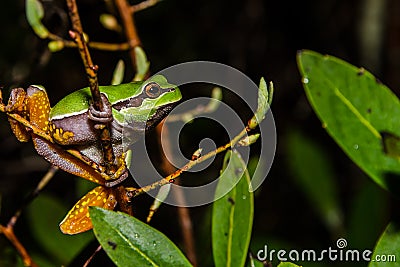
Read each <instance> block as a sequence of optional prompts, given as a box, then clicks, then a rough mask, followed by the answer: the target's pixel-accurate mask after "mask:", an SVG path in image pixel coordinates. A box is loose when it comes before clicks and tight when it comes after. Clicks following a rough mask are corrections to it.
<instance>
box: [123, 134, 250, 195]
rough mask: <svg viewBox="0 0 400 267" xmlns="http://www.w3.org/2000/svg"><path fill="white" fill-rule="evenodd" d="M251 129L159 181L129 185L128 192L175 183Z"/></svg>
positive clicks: (147, 189) (142, 190) (147, 190)
mask: <svg viewBox="0 0 400 267" xmlns="http://www.w3.org/2000/svg"><path fill="white" fill-rule="evenodd" d="M250 130H251V129H250V128H249V127H248V126H246V127H245V128H244V129H243V130H242V131H241V132H240V133H239V134H238V135H237V136H235V137H234V138H233V139H232V140H231V141H230V142H229V143H227V144H225V145H223V146H220V147H218V148H217V149H215V150H213V151H211V152H209V153H207V154H205V155H202V156H201V155H200V156H196V157H195V159H193V160H191V161H189V162H187V163H186V164H185V165H184V166H183V167H182V168H180V169H179V170H176V171H175V172H174V173H172V174H170V175H168V176H167V177H165V178H163V179H161V180H159V181H157V182H154V183H152V184H150V185H147V186H144V187H142V188H139V189H137V188H129V187H127V188H126V190H127V191H128V192H130V193H131V194H132V195H133V197H136V196H138V195H141V194H144V193H147V192H149V191H151V190H153V189H156V188H158V187H160V186H163V185H166V184H168V183H174V182H175V180H176V179H177V178H178V177H179V176H180V175H181V174H182V173H183V172H186V171H188V170H190V169H191V168H193V167H194V166H196V165H197V164H199V163H201V162H203V161H206V160H207V159H209V158H211V157H213V156H215V155H217V154H219V153H221V152H224V151H226V150H227V149H229V148H231V147H234V146H235V145H236V144H237V143H238V142H239V141H240V140H241V139H242V138H243V137H244V136H245V135H246V133H247V132H249V131H250Z"/></svg>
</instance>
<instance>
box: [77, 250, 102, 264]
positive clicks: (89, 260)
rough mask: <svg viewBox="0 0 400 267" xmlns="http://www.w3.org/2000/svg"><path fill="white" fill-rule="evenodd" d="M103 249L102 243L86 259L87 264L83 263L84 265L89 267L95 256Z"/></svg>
mask: <svg viewBox="0 0 400 267" xmlns="http://www.w3.org/2000/svg"><path fill="white" fill-rule="evenodd" d="M101 249H102V247H101V245H99V246H98V247H97V248H96V250H95V251H94V252H93V254H92V255H91V256H90V257H89V258H88V259H87V260H86V262H85V264H83V265H82V267H87V266H88V265H89V263H90V262H91V261H92V260H93V258H94V256H96V254H97V253H98V252H99V251H100V250H101Z"/></svg>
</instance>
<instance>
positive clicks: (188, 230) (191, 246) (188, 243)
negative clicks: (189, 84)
mask: <svg viewBox="0 0 400 267" xmlns="http://www.w3.org/2000/svg"><path fill="white" fill-rule="evenodd" d="M164 123H165V120H163V121H162V122H161V123H160V124H159V125H158V126H157V128H156V130H157V135H158V136H159V137H161V130H162V129H163V130H164V134H165V135H166V138H165V140H169V138H168V135H169V132H168V127H166V126H165V124H164ZM163 127H164V128H163ZM158 142H159V148H160V155H161V162H162V163H161V169H162V170H163V171H164V172H165V173H167V174H168V173H173V172H174V171H175V170H176V169H175V167H174V166H173V165H172V164H171V162H170V161H169V160H168V159H167V157H166V154H168V155H171V154H172V153H171V147H170V143H169V142H167V143H166V144H164V146H162V144H161V138H158ZM162 148H164V150H163V149H162ZM176 182H177V183H178V184H179V180H178V181H176ZM174 193H175V199H176V200H177V203H178V207H177V209H178V218H179V224H180V226H181V229H182V235H183V243H184V248H185V252H186V255H187V257H188V259H189V261H190V262H191V263H192V264H193V266H197V258H196V246H195V242H194V237H193V225H192V220H191V218H190V213H189V209H188V208H187V207H186V205H185V203H186V200H185V196H184V195H183V193H182V189H181V188H180V187H177V188H176V190H174Z"/></svg>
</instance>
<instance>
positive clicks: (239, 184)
mask: <svg viewBox="0 0 400 267" xmlns="http://www.w3.org/2000/svg"><path fill="white" fill-rule="evenodd" d="M235 184H236V185H235ZM249 184H250V176H249V173H248V171H247V169H246V164H245V163H244V162H243V160H242V158H241V157H240V154H239V153H238V152H237V151H235V150H233V151H228V152H227V153H226V154H225V158H224V164H223V168H222V171H221V176H220V177H219V181H218V185H217V189H216V192H215V195H216V198H218V197H221V196H222V197H221V198H219V199H218V200H216V201H215V202H214V204H213V214H212V249H213V256H214V263H215V266H216V267H220V266H244V264H245V262H246V258H247V255H248V253H247V250H248V247H249V243H250V237H251V229H252V224H253V212H254V203H253V193H252V192H249Z"/></svg>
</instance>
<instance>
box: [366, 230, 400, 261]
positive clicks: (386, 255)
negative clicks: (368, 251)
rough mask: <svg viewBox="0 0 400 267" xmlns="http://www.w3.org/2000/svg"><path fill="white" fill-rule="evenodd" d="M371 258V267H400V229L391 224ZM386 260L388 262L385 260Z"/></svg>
mask: <svg viewBox="0 0 400 267" xmlns="http://www.w3.org/2000/svg"><path fill="white" fill-rule="evenodd" d="M370 257H371V262H370V264H369V265H368V266H369V267H380V266H388V267H391V266H393V267H394V266H399V263H398V260H399V259H400V228H399V225H397V224H395V223H390V224H389V225H388V226H387V228H386V230H385V232H383V234H382V236H381V237H380V239H379V241H378V243H377V245H376V247H375V249H374V252H373V254H372V255H370ZM384 259H386V260H384Z"/></svg>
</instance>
